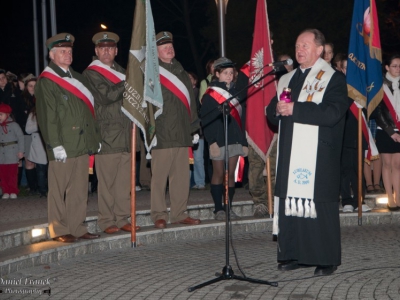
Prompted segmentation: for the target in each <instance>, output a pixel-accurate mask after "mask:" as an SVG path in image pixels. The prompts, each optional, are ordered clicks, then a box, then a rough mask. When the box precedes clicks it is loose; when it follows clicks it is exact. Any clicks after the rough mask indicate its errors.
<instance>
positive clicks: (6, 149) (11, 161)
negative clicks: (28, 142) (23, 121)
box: [0, 103, 24, 199]
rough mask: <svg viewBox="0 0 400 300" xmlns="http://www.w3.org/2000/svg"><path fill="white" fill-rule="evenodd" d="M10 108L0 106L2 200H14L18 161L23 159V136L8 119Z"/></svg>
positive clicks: (0, 182)
mask: <svg viewBox="0 0 400 300" xmlns="http://www.w3.org/2000/svg"><path fill="white" fill-rule="evenodd" d="M11 111H12V110H11V107H10V106H9V105H7V104H4V103H1V104H0V127H1V129H0V184H1V187H2V189H3V197H2V199H9V198H11V199H16V198H17V194H18V184H17V177H18V161H19V160H20V159H22V158H23V157H24V134H23V132H22V130H21V127H19V125H18V124H17V123H16V122H14V121H13V119H12V118H11V117H10V114H11Z"/></svg>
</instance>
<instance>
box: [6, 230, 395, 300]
mask: <svg viewBox="0 0 400 300" xmlns="http://www.w3.org/2000/svg"><path fill="white" fill-rule="evenodd" d="M399 236H400V228H399V226H398V225H378V226H368V225H364V226H354V227H345V228H343V229H342V265H341V266H340V267H339V268H338V270H337V271H336V272H335V273H334V274H333V275H332V276H326V277H314V276H313V272H314V268H303V269H298V270H295V271H291V272H280V271H277V269H276V242H273V241H272V239H271V233H270V232H264V233H248V234H240V235H235V234H234V235H233V243H234V246H235V250H236V254H237V258H238V260H239V264H240V267H241V269H242V270H243V271H244V272H245V274H246V276H248V277H251V278H257V279H262V280H268V281H273V282H278V285H279V286H278V287H272V286H269V285H262V284H254V283H248V282H244V281H238V280H235V279H232V280H223V281H220V282H218V283H215V284H212V285H209V286H206V287H203V288H200V289H198V290H196V291H194V292H191V293H189V292H188V291H187V289H188V287H190V286H195V285H197V284H200V283H202V282H204V281H207V280H210V279H213V278H215V273H216V272H220V271H221V270H222V268H223V267H224V266H225V239H224V238H219V239H203V240H197V241H186V242H179V243H174V244H162V245H161V244H158V245H150V246H140V247H138V248H136V249H131V248H130V249H122V250H121V249H120V250H113V251H108V252H103V253H100V254H96V255H85V256H80V257H77V258H75V259H71V260H65V261H62V262H61V263H57V264H50V265H43V266H38V267H35V268H32V269H26V270H23V271H21V272H18V273H14V274H11V275H9V276H8V277H7V278H2V281H3V286H2V287H1V289H2V290H3V293H2V294H0V299H1V300H3V299H20V298H26V299H42V298H44V299H45V298H46V297H47V296H46V295H38V294H32V295H25V296H20V295H15V294H5V293H4V292H5V287H4V281H5V280H11V281H14V282H18V280H19V279H21V280H22V283H24V282H25V281H28V282H30V283H46V281H47V280H48V282H49V283H50V287H51V299H96V300H97V299H151V300H153V299H221V300H222V299H306V300H308V299H352V300H353V299H363V300H364V299H379V300H383V299H400V294H399V288H400V261H399V249H400V238H399ZM230 254H231V255H230V264H231V265H232V267H233V271H234V273H235V275H241V272H240V271H239V269H238V267H237V265H236V262H235V258H234V255H233V251H232V249H231V251H230ZM0 285H2V284H0ZM48 286H49V285H48V284H46V285H32V287H28V286H24V285H22V286H19V287H16V286H13V287H11V289H12V290H13V291H16V290H19V291H23V290H25V291H28V290H29V289H30V291H34V290H35V289H36V290H37V291H43V290H46V289H47V288H48Z"/></svg>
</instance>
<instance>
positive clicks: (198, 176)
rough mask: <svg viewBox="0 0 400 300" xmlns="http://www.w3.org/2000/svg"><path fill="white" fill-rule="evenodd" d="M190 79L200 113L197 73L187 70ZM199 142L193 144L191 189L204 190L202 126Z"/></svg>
mask: <svg viewBox="0 0 400 300" xmlns="http://www.w3.org/2000/svg"><path fill="white" fill-rule="evenodd" d="M188 75H189V78H190V81H191V83H192V87H193V92H194V97H195V99H196V108H197V113H200V109H201V103H200V101H199V88H198V87H197V75H196V74H194V73H193V72H188ZM200 124H201V123H200ZM198 134H199V142H198V143H197V144H196V145H193V159H194V164H193V172H192V177H193V179H194V186H192V189H195V190H204V189H205V188H206V187H205V185H206V183H205V172H204V136H203V130H202V128H200V129H199V132H198Z"/></svg>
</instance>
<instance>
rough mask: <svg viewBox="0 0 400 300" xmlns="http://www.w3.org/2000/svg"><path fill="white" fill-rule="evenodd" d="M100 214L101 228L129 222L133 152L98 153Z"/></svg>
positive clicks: (118, 225)
mask: <svg viewBox="0 0 400 300" xmlns="http://www.w3.org/2000/svg"><path fill="white" fill-rule="evenodd" d="M96 174H97V179H98V181H99V184H98V189H97V193H98V202H99V216H98V220H97V224H98V225H99V227H100V229H101V230H103V231H104V230H105V229H106V228H108V227H110V226H112V225H116V226H117V227H118V228H121V227H122V226H124V225H125V224H127V223H129V221H128V218H129V216H130V188H131V154H130V153H128V152H122V153H112V154H103V155H96Z"/></svg>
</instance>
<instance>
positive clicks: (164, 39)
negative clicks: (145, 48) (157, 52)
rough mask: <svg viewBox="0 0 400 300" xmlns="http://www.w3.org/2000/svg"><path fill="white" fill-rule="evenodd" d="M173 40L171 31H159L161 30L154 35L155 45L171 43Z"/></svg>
mask: <svg viewBox="0 0 400 300" xmlns="http://www.w3.org/2000/svg"><path fill="white" fill-rule="evenodd" d="M173 41H174V40H173V37H172V33H171V32H168V31H161V32H159V33H157V35H156V43H157V46H160V45H164V44H168V43H172V42H173Z"/></svg>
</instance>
